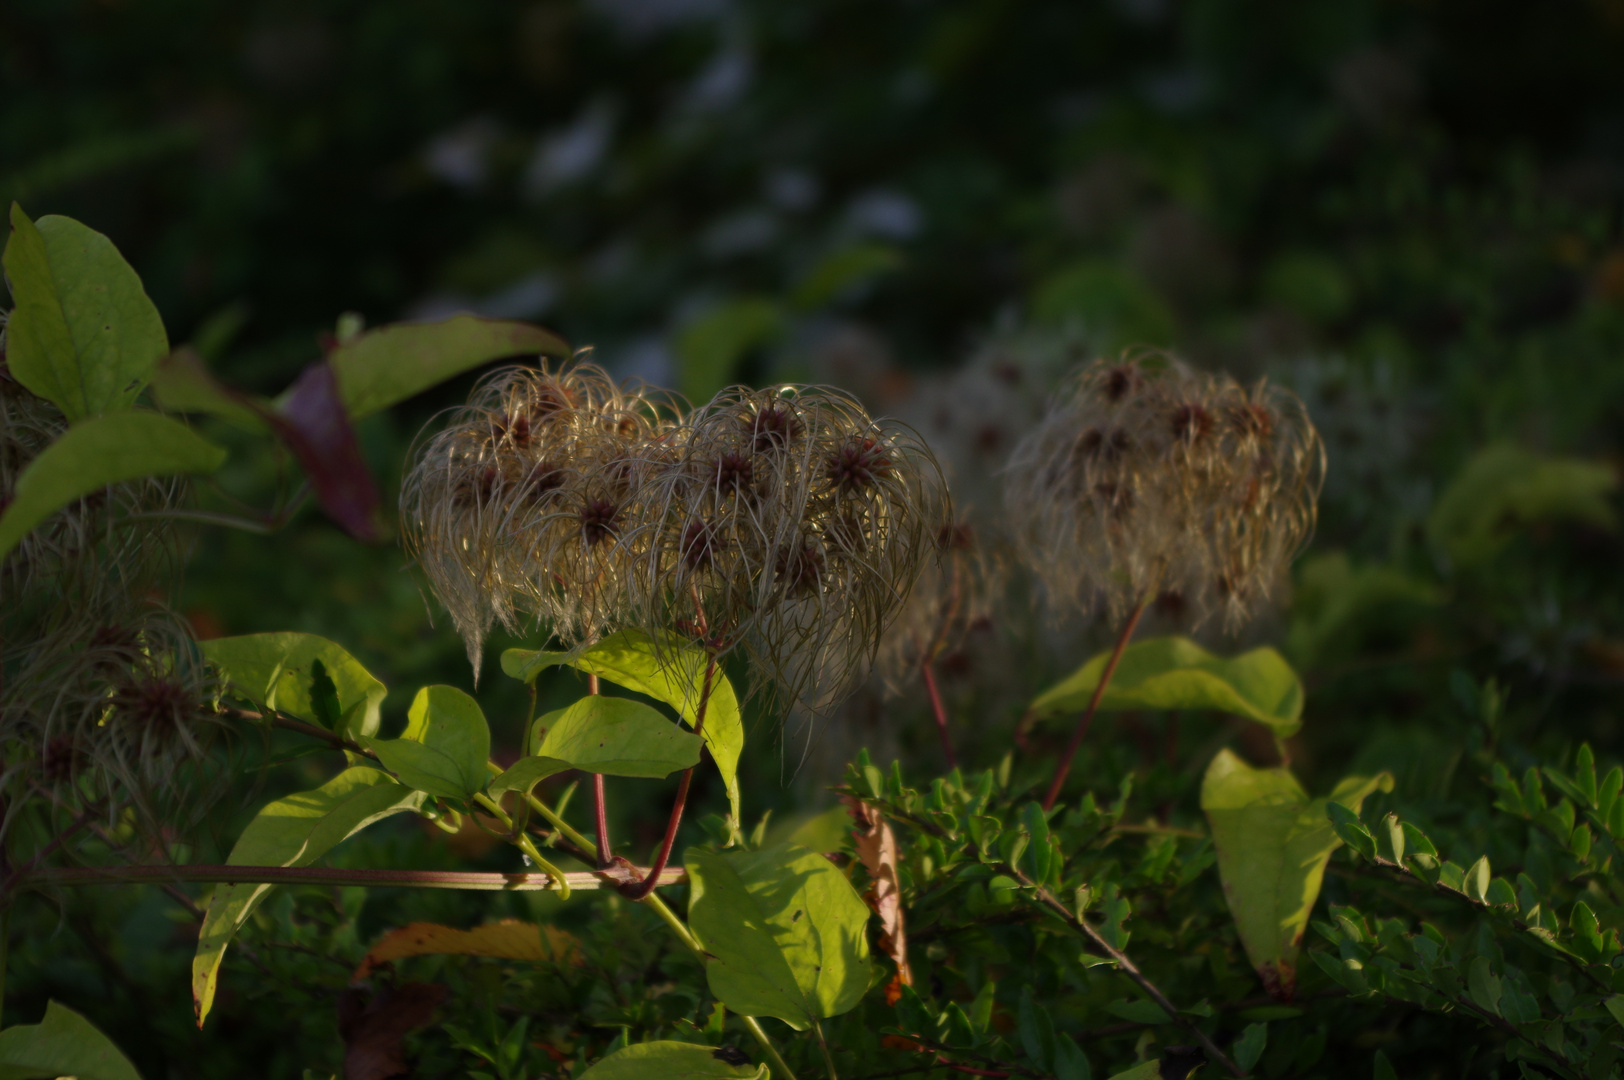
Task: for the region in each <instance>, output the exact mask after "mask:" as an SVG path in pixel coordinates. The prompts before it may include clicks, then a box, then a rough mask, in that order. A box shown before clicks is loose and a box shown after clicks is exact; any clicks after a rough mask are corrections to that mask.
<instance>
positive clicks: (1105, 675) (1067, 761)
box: [1043, 601, 1146, 810]
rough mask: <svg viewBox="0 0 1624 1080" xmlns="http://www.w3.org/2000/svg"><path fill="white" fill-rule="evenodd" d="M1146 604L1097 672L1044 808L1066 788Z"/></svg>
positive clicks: (1049, 807) (1137, 610)
mask: <svg viewBox="0 0 1624 1080" xmlns="http://www.w3.org/2000/svg"><path fill="white" fill-rule="evenodd" d="M1145 603H1146V602H1145V601H1140V603H1139V606H1138V607H1136V608H1134V609H1133V614H1131V615H1129V616H1128V621H1127V622H1126V623H1125V624H1124V625H1123V627H1122V633H1121V634H1119V635H1118V636H1117V642H1116V648H1114V649H1112V650H1111V657H1110V659H1108V660H1106V661H1105V670H1104V671H1102V672H1100V681H1099V683H1098V684H1097V685H1096V686H1095V687H1094V693H1093V696H1091V697H1090V698H1089V699H1088V708H1086V709H1084V710H1083V715H1081V716H1079V717H1078V718H1077V727H1076V729H1075V730H1073V731H1072V733H1071V742H1069V743H1067V744H1066V752H1065V753H1064V754H1062V755H1061V756H1060V761H1059V763H1058V764H1056V765H1055V770H1054V779H1053V780H1052V781H1050V783H1049V793H1048V794H1047V795H1045V796H1044V797H1043V808H1044V809H1045V810H1052V809H1054V804H1055V800H1056V799H1058V798H1060V789H1061V788H1062V787H1064V786H1065V783H1066V776H1067V775H1068V774H1069V773H1070V772H1071V762H1072V759H1073V758H1075V757H1076V756H1077V748H1078V747H1079V746H1081V745H1083V736H1084V735H1087V734H1088V725H1089V724H1090V723H1092V722H1093V720H1094V713H1095V712H1096V711H1098V709H1099V707H1100V699H1102V698H1103V697H1105V688H1106V687H1107V686H1109V685H1111V676H1113V675H1115V674H1116V669H1117V663H1118V661H1120V660H1121V659H1122V653H1123V650H1125V649H1126V648H1127V647H1128V640H1129V639H1130V638H1132V637H1133V632H1134V629H1135V628H1136V627H1138V625H1139V616H1141V615H1143V614H1144V613H1145Z"/></svg>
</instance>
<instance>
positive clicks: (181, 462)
mask: <svg viewBox="0 0 1624 1080" xmlns="http://www.w3.org/2000/svg"><path fill="white" fill-rule="evenodd" d="M225 459H226V452H225V451H224V450H222V449H220V447H218V446H215V445H214V444H213V443H211V442H209V441H208V440H207V439H205V438H203V437H202V436H201V435H198V434H196V433H194V432H193V431H192V429H191V428H189V427H187V426H186V425H185V424H182V423H181V422H180V421H178V420H172V419H170V418H169V417H167V416H160V415H159V414H157V413H155V412H145V411H128V412H120V413H113V414H112V415H110V416H98V417H94V418H92V419H89V420H84V421H81V422H79V423H77V424H74V425H73V426H72V427H70V428H68V430H67V431H64V432H63V433H62V435H61V437H59V438H58V439H57V440H56V441H55V442H53V443H51V445H49V446H47V447H46V448H45V449H44V450H43V451H41V452H40V455H39V456H38V457H36V458H35V459H34V460H33V461H30V462H29V463H28V466H27V468H25V469H23V471H22V474H21V475H20V476H18V477H17V483H16V486H15V487H14V488H13V490H12V499H11V503H10V505H8V506H7V507H6V508H5V512H4V513H0V559H4V558H5V557H6V556H7V555H8V554H10V553H11V549H12V548H14V547H16V546H17V544H18V543H19V542H20V541H21V540H22V538H23V537H24V536H26V535H28V532H29V530H31V529H33V528H34V526H36V525H38V524H39V523H40V522H42V521H44V520H45V519H46V518H48V517H50V516H51V515H52V514H53V513H55V512H56V511H58V510H60V509H62V507H64V506H66V505H68V504H69V503H71V502H72V501H73V500H75V499H78V498H81V497H83V496H85V495H89V494H91V493H92V492H95V491H100V490H101V489H102V488H105V487H107V486H108V485H109V484H121V483H123V482H124V481H126V480H136V479H139V478H141V477H143V476H172V475H174V474H176V473H210V472H213V471H214V470H215V469H218V468H219V467H220V464H221V463H222V462H223V461H225Z"/></svg>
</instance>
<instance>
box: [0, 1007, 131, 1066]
mask: <svg viewBox="0 0 1624 1080" xmlns="http://www.w3.org/2000/svg"><path fill="white" fill-rule="evenodd" d="M58 1076H67V1077H77V1078H78V1080H141V1075H140V1074H139V1073H137V1072H136V1071H135V1066H134V1065H131V1064H130V1059H129V1058H127V1057H125V1056H124V1054H123V1052H122V1051H121V1050H119V1048H118V1047H117V1046H116V1045H114V1043H113V1040H112V1039H109V1038H108V1037H107V1036H106V1035H103V1034H102V1033H101V1031H100V1030H99V1029H97V1027H96V1025H94V1024H92V1023H91V1022H90V1021H89V1020H86V1019H85V1018H84V1017H83V1016H80V1015H79V1014H78V1013H76V1012H74V1011H73V1010H72V1009H70V1008H68V1007H67V1006H66V1005H61V1004H58V1003H57V1002H55V1001H52V1002H49V1003H48V1004H47V1005H46V1006H45V1019H43V1020H41V1021H40V1022H39V1023H37V1024H17V1025H13V1026H12V1027H8V1028H6V1030H4V1031H0V1080H51V1078H54V1077H58Z"/></svg>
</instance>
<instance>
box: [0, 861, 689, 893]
mask: <svg viewBox="0 0 1624 1080" xmlns="http://www.w3.org/2000/svg"><path fill="white" fill-rule="evenodd" d="M532 857H533V856H532ZM631 872H632V873H638V874H648V873H650V871H647V870H642V869H640V868H633V870H632V871H631ZM559 876H560V878H561V879H562V880H561V881H554V879H553V876H552V875H551V874H549V873H547V872H545V871H543V872H541V873H513V874H496V873H485V872H477V871H472V870H347V869H341V868H337V867H329V866H224V865H210V864H204V863H194V864H191V865H187V866H72V867H61V868H53V869H48V870H37V871H34V872H33V873H30V874H29V875H28V876H27V877H26V878H25V879H23V881H21V882H19V884H22V885H29V886H35V887H43V888H51V887H59V886H67V885H131V884H164V883H171V884H174V883H192V884H201V885H360V886H364V887H370V888H377V887H393V888H408V889H412V888H415V889H463V890H469V891H474V892H544V891H547V890H549V889H559V888H560V886H561V885H562V884H566V883H567V884H568V885H569V887H570V888H571V889H588V890H590V889H602V888H613V887H614V885H615V882H613V881H609V882H605V881H604V879H603V878H602V877H601V876H600V874H599V873H598V871H595V870H583V871H580V872H577V873H564V874H561V875H559ZM687 881H688V871H687V870H685V869H683V868H682V867H675V866H674V867H671V868H669V869H666V870H662V871H661V872H660V875H659V884H660V885H682V884H686V883H687ZM560 891H562V890H561V889H560Z"/></svg>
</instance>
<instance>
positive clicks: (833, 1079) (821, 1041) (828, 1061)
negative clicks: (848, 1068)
mask: <svg viewBox="0 0 1624 1080" xmlns="http://www.w3.org/2000/svg"><path fill="white" fill-rule="evenodd" d="M812 1030H813V1032H815V1033H816V1034H817V1036H818V1048H819V1049H820V1050H822V1051H823V1065H824V1068H826V1069H828V1070H829V1080H840V1077H838V1076H836V1075H835V1059H834V1055H832V1054H830V1053H829V1040H828V1039H825V1038H824V1037H823V1025H822V1024H820V1023H819V1022H818V1019H817V1017H813V1018H812Z"/></svg>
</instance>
